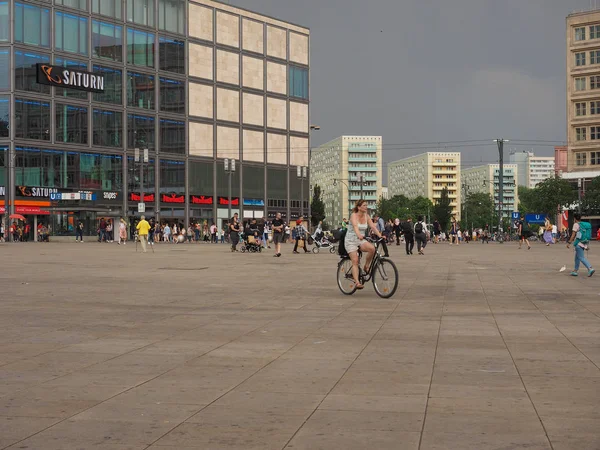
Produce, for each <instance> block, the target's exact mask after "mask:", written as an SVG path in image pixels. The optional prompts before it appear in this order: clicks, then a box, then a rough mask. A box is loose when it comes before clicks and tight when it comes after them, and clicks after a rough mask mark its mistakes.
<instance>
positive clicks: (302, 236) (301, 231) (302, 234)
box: [294, 216, 308, 253]
mask: <svg viewBox="0 0 600 450" xmlns="http://www.w3.org/2000/svg"><path fill="white" fill-rule="evenodd" d="M303 221H304V218H303V217H302V216H300V218H299V219H298V220H296V228H295V230H296V244H295V245H294V253H298V243H299V242H300V241H302V247H303V248H304V253H308V249H307V248H306V234H307V231H306V228H304V225H303V223H302V222H303Z"/></svg>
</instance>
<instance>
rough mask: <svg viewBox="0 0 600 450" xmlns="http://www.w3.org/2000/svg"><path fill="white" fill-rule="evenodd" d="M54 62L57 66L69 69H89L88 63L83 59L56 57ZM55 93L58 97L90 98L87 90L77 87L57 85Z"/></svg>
mask: <svg viewBox="0 0 600 450" xmlns="http://www.w3.org/2000/svg"><path fill="white" fill-rule="evenodd" d="M54 64H56V65H57V66H62V67H65V68H67V69H73V70H83V71H87V70H88V67H87V63H85V62H83V61H75V60H69V59H62V58H55V59H54ZM54 94H55V96H56V97H64V98H78V99H83V100H85V99H87V98H88V93H87V92H83V91H78V90H75V89H63V88H58V87H55V88H54Z"/></svg>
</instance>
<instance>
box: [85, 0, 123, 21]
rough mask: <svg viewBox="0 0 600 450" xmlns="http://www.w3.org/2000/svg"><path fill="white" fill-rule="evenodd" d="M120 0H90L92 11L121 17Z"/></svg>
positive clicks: (117, 17)
mask: <svg viewBox="0 0 600 450" xmlns="http://www.w3.org/2000/svg"><path fill="white" fill-rule="evenodd" d="M121 3H122V1H121V0H92V12H93V13H94V14H101V15H103V16H108V17H114V18H116V19H120V18H121V15H122V13H121Z"/></svg>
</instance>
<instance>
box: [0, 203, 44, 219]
mask: <svg viewBox="0 0 600 450" xmlns="http://www.w3.org/2000/svg"><path fill="white" fill-rule="evenodd" d="M5 212H6V209H5V207H4V206H0V214H4V213H5ZM15 212H16V213H17V214H23V215H37V216H49V215H50V211H46V210H43V209H42V208H40V207H39V206H18V205H17V206H15Z"/></svg>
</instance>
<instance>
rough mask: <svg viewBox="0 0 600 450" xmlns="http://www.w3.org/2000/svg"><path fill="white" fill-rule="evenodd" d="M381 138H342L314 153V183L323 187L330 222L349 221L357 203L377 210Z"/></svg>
mask: <svg viewBox="0 0 600 450" xmlns="http://www.w3.org/2000/svg"><path fill="white" fill-rule="evenodd" d="M381 153H382V139H381V136H340V137H338V138H336V139H334V140H332V141H330V142H328V143H326V144H323V145H321V146H320V147H318V148H316V149H313V150H312V154H311V158H310V170H311V183H312V185H313V187H314V186H316V185H319V186H320V187H321V193H322V198H323V202H324V203H325V216H326V221H328V222H330V224H333V225H335V224H339V223H340V222H341V221H342V219H344V218H348V216H349V215H350V210H351V209H352V208H353V207H354V204H355V202H356V200H358V199H360V198H363V199H365V200H366V201H367V202H368V204H369V209H374V208H375V207H376V206H377V201H378V200H379V197H380V196H381V192H382V176H381V175H382V170H381V168H382V154H381Z"/></svg>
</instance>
